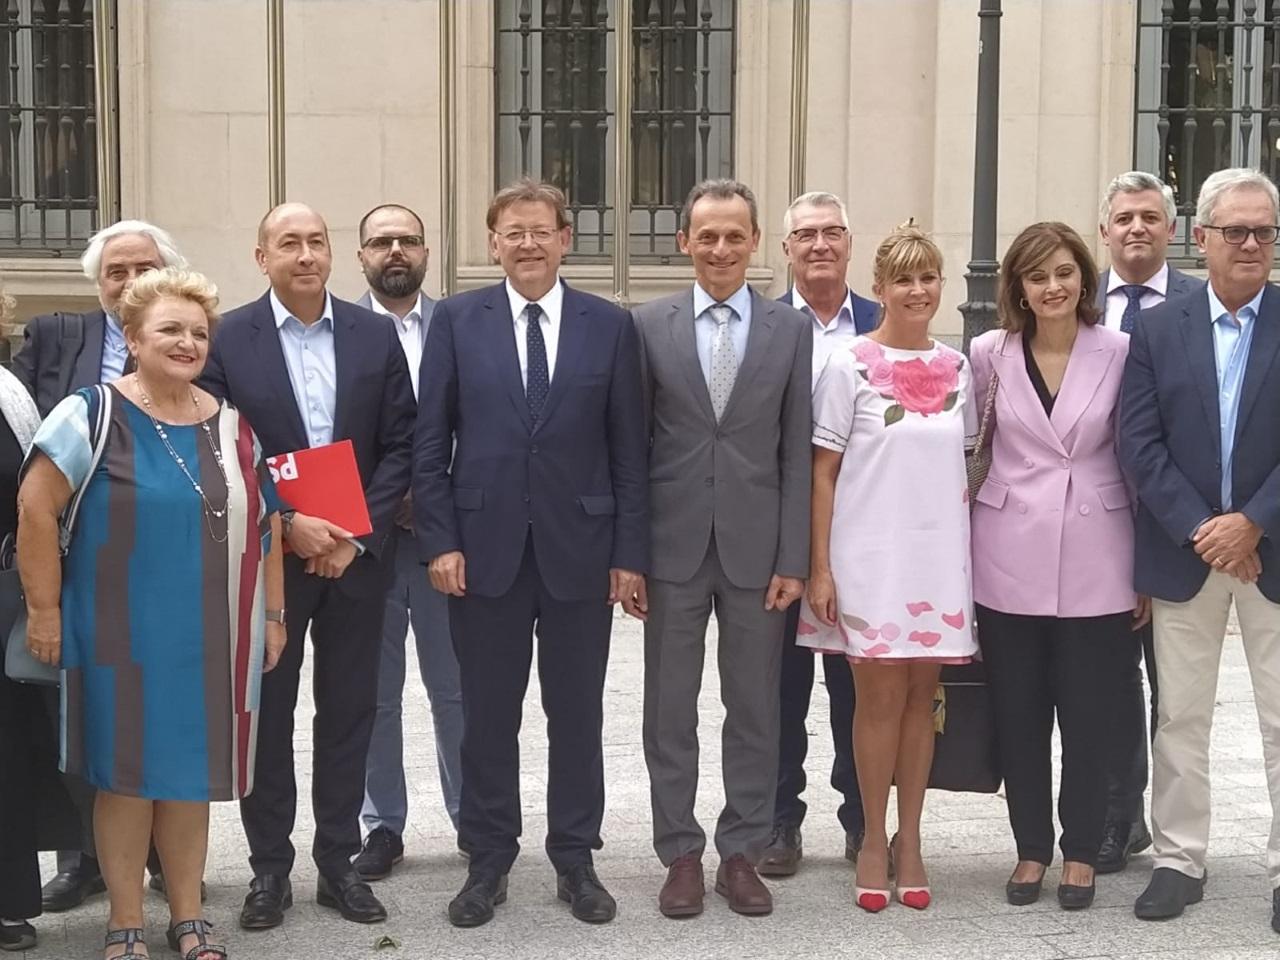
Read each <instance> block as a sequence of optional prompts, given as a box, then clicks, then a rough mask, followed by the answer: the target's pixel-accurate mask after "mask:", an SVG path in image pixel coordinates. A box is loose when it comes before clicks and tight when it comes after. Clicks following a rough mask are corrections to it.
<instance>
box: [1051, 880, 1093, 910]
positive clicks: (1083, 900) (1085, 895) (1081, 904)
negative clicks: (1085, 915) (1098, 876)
mask: <svg viewBox="0 0 1280 960" xmlns="http://www.w3.org/2000/svg"><path fill="white" fill-rule="evenodd" d="M1096 892H1097V886H1096V885H1095V884H1092V883H1091V884H1089V885H1088V886H1087V887H1082V886H1079V885H1077V884H1074V883H1060V884H1058V906H1060V907H1062V909H1063V910H1084V909H1085V908H1086V907H1088V906H1090V905H1092V903H1093V896H1094V894H1095V893H1096Z"/></svg>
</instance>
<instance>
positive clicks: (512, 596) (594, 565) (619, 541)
mask: <svg viewBox="0 0 1280 960" xmlns="http://www.w3.org/2000/svg"><path fill="white" fill-rule="evenodd" d="M487 223H488V228H489V247H490V252H491V254H492V255H493V257H494V259H495V260H497V261H499V262H500V263H501V264H502V267H503V269H504V271H505V272H506V274H507V278H506V280H505V281H504V282H503V283H500V284H498V285H496V286H492V287H486V288H484V289H481V290H475V291H471V292H469V293H463V294H459V295H457V296H454V297H449V298H448V299H445V300H442V301H440V303H438V304H437V305H436V309H435V314H434V316H433V318H432V321H431V331H430V333H429V334H428V336H427V345H426V349H425V351H424V356H423V363H422V375H421V378H420V380H419V404H418V431H417V439H416V443H415V457H414V484H413V508H414V518H415V524H416V530H417V535H418V548H419V552H420V555H421V558H422V560H423V562H424V563H428V564H429V572H430V576H431V582H432V585H433V586H435V588H436V589H437V590H439V591H441V592H442V593H446V594H448V595H449V614H450V625H451V628H452V632H453V643H454V649H455V650H456V652H457V654H458V666H459V668H460V673H461V677H462V706H463V735H462V781H463V783H464V784H465V788H464V790H463V792H462V809H461V816H460V818H459V837H460V840H461V842H462V844H463V845H464V846H465V847H466V848H467V849H469V850H470V852H471V864H470V870H469V872H468V875H467V880H466V883H465V884H464V886H463V888H462V890H461V892H460V893H459V894H458V895H457V897H455V898H454V900H453V902H452V903H450V904H449V920H450V921H451V922H452V923H453V924H454V925H455V926H459V927H475V926H479V925H480V924H483V923H487V922H488V921H489V920H491V919H492V918H493V908H494V905H495V904H499V903H502V902H503V901H504V900H505V899H506V895H507V872H508V870H510V868H511V864H512V863H513V862H514V861H515V858H516V854H517V853H518V851H519V843H518V842H517V838H518V837H519V835H520V757H519V744H518V738H519V733H520V713H521V706H522V703H523V700H524V694H525V689H526V687H527V686H528V683H529V667H530V663H531V659H532V654H533V633H534V632H535V630H536V633H537V636H538V677H539V680H540V682H541V685H542V705H543V710H544V711H545V712H546V715H547V734H548V739H549V750H548V754H549V755H548V764H549V767H550V769H549V773H548V783H547V841H546V846H547V854H548V856H549V857H550V859H551V862H552V864H553V865H554V866H555V869H556V873H557V884H556V886H557V893H558V895H559V897H560V899H561V900H564V901H566V902H568V903H569V904H570V906H571V908H572V911H573V915H574V916H575V917H577V918H578V919H580V920H583V921H586V922H589V923H603V922H607V921H609V920H612V919H613V917H614V914H615V912H616V905H615V904H614V901H613V898H612V897H611V896H610V895H609V893H608V891H607V890H605V888H604V886H603V885H602V884H601V883H600V881H599V879H598V878H597V876H596V874H595V870H594V868H593V866H592V850H598V849H599V848H600V846H601V839H600V825H601V822H602V820H603V817H604V761H603V754H602V747H601V725H602V719H603V696H604V678H605V667H606V664H607V661H608V655H609V633H610V628H611V626H612V619H613V613H612V607H611V604H613V603H617V602H619V601H625V602H626V603H627V604H628V605H630V607H631V608H634V603H635V597H636V593H637V590H638V589H639V588H640V583H641V578H642V575H643V574H644V573H645V572H646V571H647V569H648V564H649V540H648V537H649V531H648V510H649V507H648V460H647V454H648V451H647V443H646V440H645V432H644V430H645V424H644V413H643V405H642V400H641V387H640V358H639V349H638V344H637V339H636V332H635V329H634V327H633V326H632V324H631V320H630V318H629V317H628V315H627V314H626V312H624V311H623V310H620V309H619V308H617V307H615V306H613V305H612V304H610V303H608V302H606V301H604V300H601V299H599V298H598V297H592V296H588V295H587V294H584V293H580V292H579V291H577V290H574V289H573V288H571V287H569V286H567V285H566V284H564V283H563V282H562V281H561V280H560V279H559V268H560V261H561V258H562V257H563V256H564V253H565V251H566V250H567V249H568V248H569V244H570V241H571V235H572V230H571V228H570V226H569V219H568V214H567V211H566V204H565V198H564V194H562V193H561V192H560V191H559V190H558V189H556V188H555V187H553V186H550V185H548V184H543V183H538V182H535V181H532V180H521V181H518V182H517V183H515V184H513V185H512V186H510V187H507V188H506V189H504V190H502V191H500V192H499V193H498V194H497V195H496V196H495V197H494V199H493V201H492V203H491V204H490V206H489V214H488V220H487ZM455 451H456V452H455Z"/></svg>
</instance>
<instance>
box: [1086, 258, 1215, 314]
mask: <svg viewBox="0 0 1280 960" xmlns="http://www.w3.org/2000/svg"><path fill="white" fill-rule="evenodd" d="M1110 282H1111V271H1110V270H1103V271H1102V273H1100V274H1099V275H1098V297H1097V299H1096V300H1095V301H1094V302H1095V303H1096V304H1097V306H1098V309H1099V310H1101V311H1102V313H1103V315H1104V317H1105V314H1106V312H1107V284H1109V283H1110ZM1203 285H1204V281H1203V280H1201V279H1200V278H1198V277H1192V276H1189V275H1187V274H1185V273H1183V272H1182V271H1181V270H1179V269H1178V268H1177V267H1170V268H1169V286H1168V287H1166V288H1165V292H1164V298H1165V299H1166V300H1177V299H1178V298H1179V297H1185V296H1186V295H1187V294H1189V293H1193V292H1195V291H1196V290H1198V289H1200V287H1201V286H1203Z"/></svg>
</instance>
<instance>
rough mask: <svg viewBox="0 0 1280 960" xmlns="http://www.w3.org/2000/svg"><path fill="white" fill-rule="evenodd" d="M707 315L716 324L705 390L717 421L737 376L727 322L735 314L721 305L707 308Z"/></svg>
mask: <svg viewBox="0 0 1280 960" xmlns="http://www.w3.org/2000/svg"><path fill="white" fill-rule="evenodd" d="M707 313H709V314H711V319H712V320H714V321H715V322H716V333H715V338H714V339H713V340H712V341H711V377H710V379H709V380H708V381H707V389H708V390H709V391H710V393H711V409H712V410H713V411H715V415H716V420H717V421H718V420H719V419H720V417H721V416H722V415H723V414H724V408H725V407H726V406H728V404H729V394H731V393H733V381H734V380H735V379H737V376H738V354H737V352H736V351H735V350H734V349H733V336H732V335H731V334H730V333H729V321H730V320H732V319H734V317H735V314H734V310H733V307H730V306H728V305H727V304H723V303H717V304H716V305H715V306H713V307H708V308H707Z"/></svg>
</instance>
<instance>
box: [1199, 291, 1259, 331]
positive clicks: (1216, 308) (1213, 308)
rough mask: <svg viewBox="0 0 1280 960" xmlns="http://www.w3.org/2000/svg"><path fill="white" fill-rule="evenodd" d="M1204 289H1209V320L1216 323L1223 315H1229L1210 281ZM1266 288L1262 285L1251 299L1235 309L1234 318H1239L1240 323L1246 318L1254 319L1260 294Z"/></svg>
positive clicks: (1256, 314) (1229, 312)
mask: <svg viewBox="0 0 1280 960" xmlns="http://www.w3.org/2000/svg"><path fill="white" fill-rule="evenodd" d="M1205 289H1206V290H1208V291H1209V322H1210V323H1217V322H1218V321H1219V320H1221V319H1222V318H1223V317H1229V316H1231V311H1230V310H1228V309H1227V308H1226V307H1225V306H1223V305H1222V301H1221V300H1219V299H1218V295H1217V294H1216V293H1214V291H1213V283H1212V281H1211V282H1209V283H1206V284H1205ZM1266 290H1267V288H1266V286H1265V285H1264V286H1263V287H1262V289H1260V290H1259V291H1258V292H1257V294H1256V295H1255V296H1254V298H1253V299H1252V300H1250V301H1249V302H1248V303H1246V304H1245V305H1244V306H1243V307H1241V308H1240V309H1239V310H1237V311H1236V319H1237V320H1239V321H1240V323H1241V324H1243V323H1245V322H1246V321H1247V320H1252V319H1255V318H1256V317H1257V316H1258V310H1259V309H1260V308H1261V306H1262V295H1263V294H1264V293H1266ZM1246 310H1247V311H1248V313H1247V314H1246V313H1245V311H1246Z"/></svg>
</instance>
